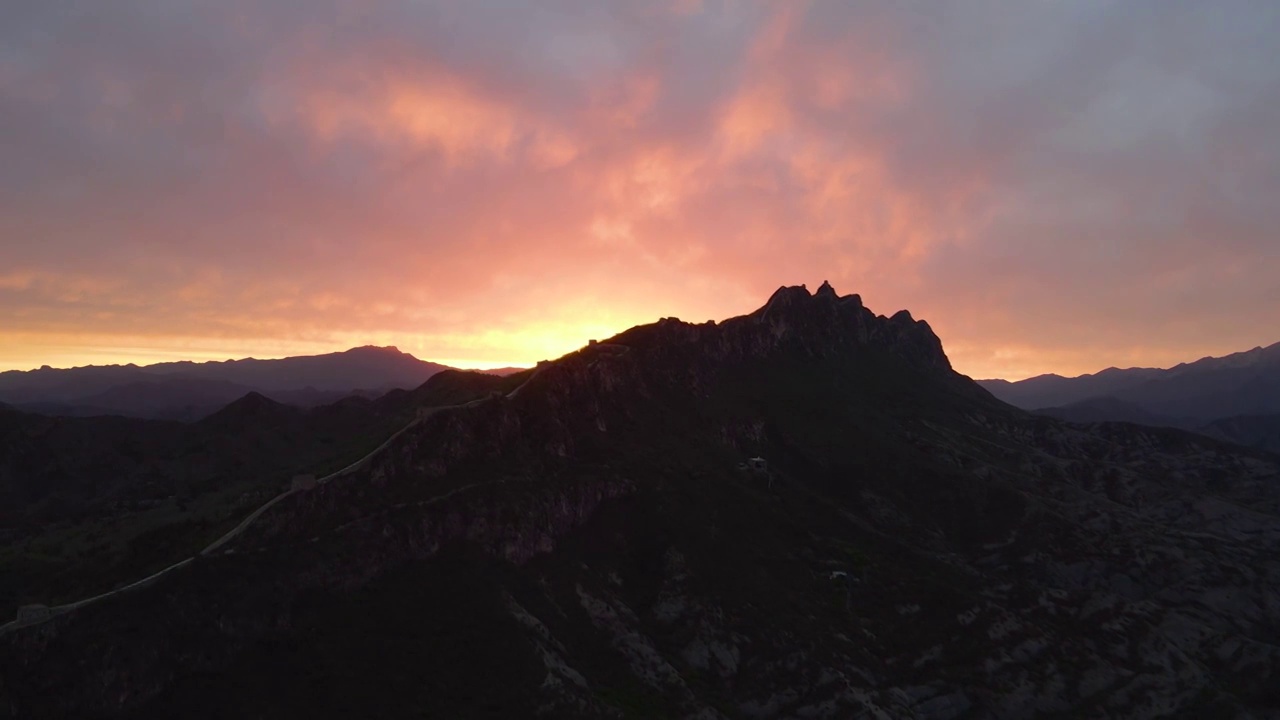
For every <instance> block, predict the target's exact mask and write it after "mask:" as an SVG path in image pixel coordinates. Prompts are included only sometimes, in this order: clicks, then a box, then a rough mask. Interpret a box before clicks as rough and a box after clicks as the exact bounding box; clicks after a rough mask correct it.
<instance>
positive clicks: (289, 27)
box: [0, 0, 1280, 377]
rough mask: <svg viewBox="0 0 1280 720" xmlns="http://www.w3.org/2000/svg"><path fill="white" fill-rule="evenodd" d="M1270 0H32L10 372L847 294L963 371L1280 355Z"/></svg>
mask: <svg viewBox="0 0 1280 720" xmlns="http://www.w3.org/2000/svg"><path fill="white" fill-rule="evenodd" d="M1277 33H1280V5H1277V4H1275V3H1273V2H1265V1H1259V2H1247V1H1246V0H1239V1H1224V2H1219V3H1213V4H1211V5H1210V4H1205V3H1189V2H1179V1H1177V0H1134V1H1133V2H1127V3H1114V2H1109V1H1108V2H1103V1H1101V0H1098V1H1097V2H1088V1H1086V2H1072V3H1008V2H996V1H994V0H965V1H957V2H949V3H915V2H891V1H890V0H882V1H878V2H854V1H852V0H850V1H847V2H846V1H837V0H829V1H827V2H819V1H815V2H810V3H801V2H785V3H784V2H778V3H769V2H747V1H744V0H741V1H740V0H719V1H717V0H703V1H702V2H696V1H690V0H683V1H679V2H676V1H671V2H645V3H640V2H635V3H631V2H628V3H621V2H619V3H605V2H568V1H563V2H561V1H559V0H547V1H545V2H536V3H532V2H516V1H514V0H509V1H506V2H499V1H497V0H467V1H466V2H461V1H460V0H455V1H453V2H417V1H410V0H400V1H398V2H394V1H391V0H387V1H378V0H373V1H369V0H320V1H316V0H307V1H306V2H303V1H302V0H282V1H280V2H272V3H252V2H247V1H244V0H217V1H214V0H208V1H204V0H189V1H185V2H180V3H177V2H175V3H159V2H143V1H141V0H133V1H129V0H121V1H120V2H113V3H94V2H86V1H84V0H81V1H79V2H60V1H58V0H18V1H17V2H16V3H15V2H11V3H9V4H7V5H6V6H5V7H4V8H3V9H0V160H2V162H0V251H2V252H0V319H2V320H0V367H31V366H36V365H39V364H42V363H45V362H48V363H51V364H67V363H83V362H111V361H124V362H127V361H130V360H146V359H160V358H167V357H171V356H191V357H228V356H242V355H248V354H256V355H259V356H272V355H282V354H289V353H299V352H316V351H325V350H333V349H341V348H343V347H346V346H350V345H355V344H365V343H376V344H395V345H398V346H400V347H401V348H402V349H405V350H409V351H412V352H414V353H416V354H418V355H420V356H422V357H427V358H431V359H435V360H441V361H445V362H454V363H460V364H475V365H480V364H485V365H500V364H512V363H516V364H530V363H532V362H533V361H535V360H538V359H540V358H543V357H549V356H554V355H558V354H560V353H562V352H565V351H567V350H570V349H573V348H574V347H577V346H579V345H581V344H583V343H584V342H585V341H586V340H587V339H588V338H591V337H598V336H602V335H607V334H610V333H612V332H614V331H617V330H621V329H623V328H625V327H627V326H629V325H631V324H634V323H637V322H644V321H648V320H652V319H655V318H657V317H660V316H663V315H676V316H680V317H684V318H686V319H690V320H704V319H708V318H721V317H724V316H727V315H731V314H735V313H738V312H742V311H745V310H747V309H750V308H752V307H754V305H755V304H757V303H759V302H762V301H763V299H764V298H765V297H767V295H768V294H769V292H771V291H772V290H773V289H774V288H775V287H776V286H778V285H780V284H792V283H800V282H806V283H809V284H810V285H811V286H813V285H816V284H817V283H818V282H820V281H821V280H823V279H827V280H830V281H831V282H832V283H833V284H834V285H835V286H836V287H837V289H839V290H841V291H844V292H855V291H856V292H860V293H861V294H862V295H863V297H864V298H865V299H866V301H867V303H868V304H869V305H870V306H871V307H873V308H875V309H877V310H879V311H881V312H886V313H891V312H893V311H895V310H897V309H899V308H902V307H908V308H910V309H911V310H912V311H913V313H915V314H916V315H917V316H920V317H925V318H927V319H928V320H929V321H930V322H931V323H932V324H933V326H934V327H935V329H936V330H937V331H938V332H939V334H940V335H941V336H942V338H943V341H944V343H945V344H946V346H947V348H948V351H949V352H950V354H951V356H952V359H953V361H954V363H955V364H956V366H957V368H958V369H960V370H961V371H963V372H966V373H969V374H972V375H975V376H1006V377H1020V376H1025V375H1029V374H1034V373H1038V372H1049V371H1056V372H1064V373H1076V372H1085V371H1092V370H1096V369H1098V368H1100V367H1104V366H1106V365H1111V364H1116V365H1133V364H1152V365H1160V364H1167V363H1172V362H1177V361H1180V360H1185V359H1191V358H1194V357H1197V356H1200V355H1204V354H1221V353H1225V352H1230V351H1234V350H1240V349H1247V348H1248V347H1252V346H1253V345H1256V344H1262V343H1269V342H1275V341H1277V340H1280V336H1277V335H1276V328H1280V281H1277V280H1276V278H1280V236H1278V229H1280V203H1278V202H1276V199H1277V198H1280V133H1277V132H1276V131H1275V128H1277V127H1280V44H1277V43H1276V42H1275V37H1276V36H1277Z"/></svg>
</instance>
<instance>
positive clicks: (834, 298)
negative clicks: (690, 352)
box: [745, 281, 951, 371]
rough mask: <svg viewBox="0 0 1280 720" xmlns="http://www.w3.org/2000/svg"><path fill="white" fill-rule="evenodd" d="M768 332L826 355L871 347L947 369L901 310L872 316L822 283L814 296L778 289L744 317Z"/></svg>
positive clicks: (931, 340)
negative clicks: (886, 314)
mask: <svg viewBox="0 0 1280 720" xmlns="http://www.w3.org/2000/svg"><path fill="white" fill-rule="evenodd" d="M745 319H746V320H747V321H749V322H753V323H754V324H756V325H759V326H763V327H766V328H768V332H769V333H770V334H771V335H773V336H774V337H775V338H777V340H778V341H779V342H792V343H800V344H802V345H804V346H806V347H807V348H808V349H809V350H810V351H811V352H818V353H821V354H826V353H830V352H836V351H852V350H854V349H856V348H859V347H864V348H865V347H876V348H879V349H882V350H887V351H888V352H890V353H892V354H894V355H897V356H899V357H900V358H902V359H904V360H906V361H907V362H909V363H910V364H912V365H916V366H920V367H927V368H936V369H942V370H948V371H949V370H950V369H951V363H950V361H949V360H948V359H947V356H946V353H945V352H944V351H943V349H942V342H941V341H940V340H939V339H938V337H937V335H935V334H934V332H933V329H932V328H930V327H929V324H928V323H926V322H924V321H923V320H916V319H914V318H913V317H912V316H911V313H910V312H908V311H906V310H902V311H899V312H898V313H896V314H894V315H893V316H892V317H889V318H886V317H883V316H879V315H876V314H875V313H873V312H871V311H870V310H868V309H867V308H866V307H865V306H863V304H862V298H861V297H860V296H859V295H844V296H842V295H840V294H839V293H838V292H836V290H835V288H834V287H832V286H831V283H829V282H826V281H823V283H822V285H821V286H820V287H819V288H818V291H817V292H816V293H813V294H810V293H809V290H808V288H807V287H806V286H804V285H794V286H789V287H781V288H778V290H777V291H775V292H774V293H773V295H772V296H770V298H769V301H768V302H767V303H765V305H764V307H762V308H760V309H759V310H757V311H756V312H754V313H752V314H751V315H748V316H746V318H745Z"/></svg>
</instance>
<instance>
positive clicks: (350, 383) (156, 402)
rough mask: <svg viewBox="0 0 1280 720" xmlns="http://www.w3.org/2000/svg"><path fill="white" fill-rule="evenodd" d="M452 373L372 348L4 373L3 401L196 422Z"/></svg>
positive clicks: (46, 409) (75, 412)
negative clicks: (246, 407)
mask: <svg viewBox="0 0 1280 720" xmlns="http://www.w3.org/2000/svg"><path fill="white" fill-rule="evenodd" d="M447 369H452V368H449V367H448V366H445V365H441V364H439V363H433V362H428V361H424V360H419V359H418V358H416V357H414V356H413V355H411V354H408V353H403V352H400V351H399V350H398V349H397V348H395V347H376V346H371V345H366V346H361V347H356V348H351V349H350V350H345V351H342V352H334V353H326V354H323V355H301V356H293V357H287V358H280V359H273V360H258V359H255V358H242V359H238V360H224V361H208V362H193V361H186V360H184V361H177V362H164V363H156V364H153V365H146V366H138V365H133V364H129V365H90V366H84V367H78V368H66V369H54V368H49V367H47V366H46V367H44V368H41V369H38V370H29V371H17V370H13V371H8V372H4V373H0V400H3V401H5V402H7V403H9V404H10V405H13V406H15V407H19V408H22V409H26V410H30V411H33V412H41V413H44V414H54V415H72V416H92V415H107V414H114V415H123V416H126V417H137V418H144V419H174V420H182V421H193V420H197V419H199V418H200V417H203V416H205V415H208V414H209V413H211V412H213V411H215V410H217V409H219V408H221V407H222V406H224V405H226V404H228V403H230V402H233V401H235V400H237V399H239V398H240V397H242V396H243V395H244V394H246V393H249V392H259V393H262V394H264V395H267V396H269V397H272V398H273V399H276V400H278V401H281V402H286V403H288V404H296V405H299V406H302V407H309V406H315V405H320V404H324V403H327V402H332V401H333V400H336V399H337V398H338V397H342V396H345V395H349V394H355V393H359V394H365V395H376V394H381V393H383V392H386V391H388V390H391V389H395V388H401V389H411V388H415V387H418V386H419V385H421V384H422V383H423V382H425V381H426V380H427V379H428V378H430V377H431V376H432V375H435V374H436V373H439V372H441V371H443V370H447Z"/></svg>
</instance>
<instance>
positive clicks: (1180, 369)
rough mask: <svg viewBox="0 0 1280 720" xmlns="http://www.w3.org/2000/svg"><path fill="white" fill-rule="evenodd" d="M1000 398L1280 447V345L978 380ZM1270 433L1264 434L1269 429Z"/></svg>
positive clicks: (1058, 413) (1043, 409)
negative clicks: (1082, 371)
mask: <svg viewBox="0 0 1280 720" xmlns="http://www.w3.org/2000/svg"><path fill="white" fill-rule="evenodd" d="M978 384H980V385H982V386H983V387H985V388H986V389H987V390H989V391H990V392H991V393H992V394H993V395H995V396H996V397H998V398H1000V399H1001V400H1004V401H1005V402H1007V403H1009V404H1011V405H1016V406H1018V407H1021V408H1024V409H1026V410H1031V411H1033V412H1036V413H1038V414H1041V415H1049V416H1052V417H1056V418H1060V419H1063V420H1070V421H1072V422H1102V421H1122V422H1133V423H1139V424H1142V425H1154V426H1168V427H1179V428H1184V429H1189V430H1197V431H1200V432H1205V433H1206V434H1210V435H1213V436H1215V437H1220V438H1223V439H1229V440H1232V441H1234V442H1240V443H1243V444H1248V445H1254V446H1257V447H1276V446H1280V432H1277V431H1276V428H1277V424H1276V423H1275V422H1274V420H1272V421H1270V422H1268V421H1267V420H1266V419H1265V418H1266V417H1267V416H1277V415H1280V343H1277V344H1275V345H1271V346H1269V347H1256V348H1254V349H1252V350H1249V351H1247V352H1240V353H1235V354H1233V355H1227V356H1225V357H1220V358H1204V359H1202V360H1198V361H1196V362H1192V363H1183V364H1181V365H1178V366H1176V367H1172V368H1168V369H1158V368H1129V369H1125V370H1121V369H1119V368H1108V369H1106V370H1103V371H1101V372H1099V373H1095V374H1093V375H1081V376H1079V377H1073V378H1068V377H1062V376H1060V375H1040V376H1038V377H1033V378H1029V379H1027V380H1020V381H1018V382H1009V381H1007V380H979V381H978ZM1269 433H1270V434H1269Z"/></svg>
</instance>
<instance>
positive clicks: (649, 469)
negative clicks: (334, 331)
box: [0, 284, 1280, 719]
mask: <svg viewBox="0 0 1280 720" xmlns="http://www.w3.org/2000/svg"><path fill="white" fill-rule="evenodd" d="M755 456H763V457H764V458H766V460H767V462H768V469H767V471H764V472H761V471H754V470H751V471H749V470H746V469H743V468H740V464H741V463H743V461H744V460H745V459H746V458H748V457H755ZM1278 473H1280V462H1278V461H1277V458H1276V457H1275V456H1271V455H1266V454H1263V453H1259V452H1254V451H1249V450H1245V449H1242V448H1236V447H1233V446H1229V445H1225V444H1220V443H1216V442H1214V441H1212V440H1209V439H1207V438H1200V437H1196V436H1192V435H1188V434H1184V433H1179V432H1177V431H1158V430H1151V429H1142V428H1137V427H1135V426H1125V425H1101V426H1097V427H1096V428H1092V429H1082V428H1078V427H1072V426H1069V425H1065V424H1062V423H1058V422H1056V421H1053V420H1051V419H1047V418H1036V417H1032V416H1028V415H1026V414H1024V413H1022V412H1020V411H1017V410H1014V409H1012V408H1010V407H1008V406H1005V405H1003V404H1001V403H999V402H997V401H995V400H994V399H993V398H991V397H990V396H989V395H988V394H987V393H985V392H984V391H982V390H981V389H979V388H977V387H976V386H975V385H973V384H972V383H970V382H969V381H968V380H967V379H966V378H963V377H961V376H959V375H957V374H955V373H954V372H952V371H951V369H950V365H949V363H948V362H947V359H946V355H945V354H944V352H943V350H942V346H941V344H940V342H939V341H938V339H937V337H936V336H935V335H934V334H933V333H932V331H931V330H930V329H929V327H928V325H927V324H925V323H923V322H918V321H914V320H913V319H912V318H911V317H910V315H908V314H906V313H905V312H904V313H899V314H897V315H894V316H892V317H888V318H886V317H882V316H876V315H875V314H873V313H872V312H870V311H869V310H867V309H866V308H864V307H863V306H862V303H861V301H860V299H859V298H858V297H857V296H845V297H840V296H838V295H837V294H836V293H835V292H834V290H832V289H831V288H830V286H827V285H825V284H824V285H823V287H821V288H820V289H819V290H818V291H817V292H816V293H814V294H810V293H809V292H808V291H806V290H805V289H803V288H783V289H781V290H779V291H778V292H777V293H775V294H774V296H773V297H772V298H770V300H769V302H768V303H766V305H765V306H764V307H762V308H761V309H759V310H757V311H756V312H754V313H751V314H750V315H746V316H743V317H740V318H734V319H731V320H727V321H725V322H722V323H719V324H712V323H708V324H702V325H691V324H688V323H682V322H680V321H677V320H673V319H668V320H663V321H660V322H658V323H655V324H652V325H647V326H642V327H637V328H633V329H632V330H629V331H627V332H624V333H622V334H621V335H619V336H617V337H616V338H612V339H610V340H607V341H603V342H601V343H600V344H599V345H595V346H591V347H588V348H584V349H583V350H581V351H579V352H577V353H573V354H571V355H569V356H566V357H565V358H562V359H560V360H558V361H556V362H555V363H552V364H550V365H548V366H545V367H544V368H542V369H541V370H540V371H539V372H537V373H536V374H534V375H533V376H532V377H530V378H529V379H528V380H527V382H526V383H525V384H524V385H523V386H521V387H520V388H519V390H518V391H516V392H515V393H514V394H512V395H510V396H499V395H490V396H484V395H478V396H477V401H476V402H474V403H470V404H469V405H468V406H466V407H457V408H453V409H448V410H440V411H436V412H430V413H425V414H424V418H423V419H422V420H421V421H420V422H419V423H418V424H416V425H415V426H414V427H412V428H411V429H410V430H408V431H406V432H405V433H404V434H403V435H401V436H400V437H398V438H397V440H396V441H395V442H393V443H391V444H390V445H389V446H388V448H387V449H386V450H385V451H384V452H382V453H380V454H378V455H377V456H375V457H374V458H373V459H372V461H371V462H369V463H368V464H367V465H365V466H363V467H361V468H360V470H359V471H357V472H355V473H352V474H350V475H347V476H344V477H341V478H339V479H337V480H335V481H333V482H331V483H329V484H327V485H323V486H321V487H318V488H316V489H315V490H313V491H310V492H307V493H302V494H299V495H298V496H295V497H292V498H290V499H289V501H288V502H282V503H280V504H278V505H276V506H273V507H272V508H271V510H270V511H268V512H267V513H265V514H264V515H263V517H262V519H261V520H260V521H259V522H258V523H257V524H255V525H254V526H252V527H251V529H250V530H249V531H247V532H246V533H245V534H244V535H242V536H240V537H239V538H237V540H236V541H235V542H234V543H233V544H231V546H230V552H228V553H226V554H220V555H217V556H214V557H208V558H202V559H201V561H200V562H198V563H194V564H193V565H192V566H191V567H190V568H184V572H179V573H175V574H173V576H171V577H166V578H165V579H163V580H162V581H161V582H159V583H157V584H156V585H154V586H152V587H151V588H148V589H146V590H144V591H139V592H138V593H136V594H134V595H128V596H120V597H117V598H113V599H112V600H111V601H110V602H104V603H102V604H100V605H95V606H90V607H87V608H85V609H84V610H81V611H77V612H75V613H72V614H68V615H65V616H61V617H59V618H56V619H55V620H53V621H51V622H49V623H45V624H42V625H38V626H33V627H31V628H26V629H23V630H20V631H17V632H12V633H9V634H6V635H3V636H0V701H3V702H0V713H2V712H3V710H4V709H5V708H10V709H11V714H13V715H14V716H18V717H31V716H39V715H46V716H77V717H85V716H95V715H98V716H111V715H123V716H130V717H169V716H174V715H183V716H188V717H225V716H228V715H238V714H244V715H265V716H273V715H285V714H293V715H298V714H305V715H310V716H316V717H328V716H333V717H349V716H352V715H365V716H385V717H414V716H422V715H427V716H446V717H556V718H560V717H589V718H597V717H696V718H708V719H709V718H739V717H741V718H776V717H826V718H850V717H880V718H904V717H916V718H960V717H969V718H1015V717H1031V716H1046V715H1049V716H1052V715H1053V714H1057V715H1059V716H1064V717H1075V716H1099V717H1103V716H1105V717H1162V716H1185V717H1205V716H1217V717H1241V718H1244V717H1272V716H1276V714H1277V712H1278V711H1277V708H1278V707H1280V697H1278V696H1277V695H1276V694H1275V690H1274V688H1276V687H1280V677H1277V676H1276V668H1277V667H1280V654H1278V652H1277V646H1280V600H1278V598H1280V560H1278V559H1277V558H1280V520H1278V518H1280V475H1278Z"/></svg>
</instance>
